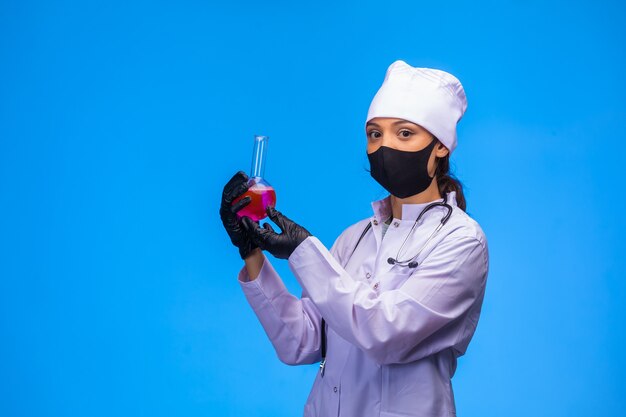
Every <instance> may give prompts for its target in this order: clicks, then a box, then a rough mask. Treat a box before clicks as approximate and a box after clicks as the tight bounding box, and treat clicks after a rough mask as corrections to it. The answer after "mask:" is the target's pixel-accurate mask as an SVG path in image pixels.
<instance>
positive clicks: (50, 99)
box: [0, 0, 626, 417]
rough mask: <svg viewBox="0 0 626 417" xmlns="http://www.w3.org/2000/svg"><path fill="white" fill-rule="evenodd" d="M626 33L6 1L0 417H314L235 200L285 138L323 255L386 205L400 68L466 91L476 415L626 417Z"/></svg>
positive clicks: (330, 10) (391, 7)
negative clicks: (376, 127) (381, 111)
mask: <svg viewBox="0 0 626 417" xmlns="http://www.w3.org/2000/svg"><path fill="white" fill-rule="evenodd" d="M625 16H626V13H625V7H624V4H623V3H622V2H618V1H604V2H592V1H586V2H576V1H567V2H565V1H563V2H554V1H552V2H546V1H538V0H533V1H482V2H480V1H479V2H419V1H384V2H382V1H381V2H364V1H358V2H357V1H353V2H334V1H317V2H298V3H297V4H295V3H294V2H288V1H263V2H261V1H259V2H251V1H231V2H224V3H212V2H201V1H175V2H174V1H169V2H168V1H154V2H147V1H145V2H141V1H139V2H138V1H133V2H130V1H99V2H96V1H80V2H79V1H76V2H63V1H59V2H54V1H53V2H33V1H25V0H1V2H0V334H1V342H0V376H1V382H0V415H2V416H87V415H89V416H111V415H127V416H138V415H141V416H174V415H184V416H208V415H211V416H213V415H216V416H296V415H301V412H302V408H303V406H304V402H305V400H306V397H307V395H308V393H309V390H310V387H311V384H312V382H313V379H314V377H315V373H316V372H317V365H316V364H313V365H306V366H299V367H290V366H287V365H284V364H282V363H281V362H280V361H279V360H278V358H277V357H276V354H275V353H274V350H273V348H272V346H271V344H270V342H269V340H268V339H267V337H266V336H265V333H264V332H263V329H262V327H261V325H260V324H259V322H258V321H257V319H256V316H255V315H254V313H253V312H252V309H251V308H250V306H249V305H248V304H247V302H246V300H245V298H244V296H243V293H242V291H241V289H240V287H239V284H238V283H237V280H236V276H237V273H238V271H239V269H240V268H241V267H242V265H243V263H242V261H241V259H240V258H239V254H238V252H237V250H236V248H235V247H234V246H232V245H231V243H230V241H229V239H228V237H227V235H226V233H225V231H224V230H223V228H222V225H221V222H220V219H219V215H218V210H219V201H220V197H221V192H222V187H223V186H224V184H225V183H226V181H227V180H228V179H229V178H230V177H231V176H232V175H233V174H234V173H235V172H236V171H237V170H240V169H242V170H245V171H246V172H248V171H249V169H250V154H251V150H252V137H253V134H256V133H259V134H266V135H269V136H270V138H271V139H270V145H269V152H268V167H267V170H266V178H267V180H268V181H269V182H270V183H271V184H272V185H274V186H275V188H276V190H277V193H278V203H277V208H278V209H279V210H281V211H282V212H283V213H285V214H286V215H287V216H289V217H291V218H292V219H294V220H296V221H297V222H299V223H300V224H302V225H303V226H305V227H306V228H308V229H309V230H311V231H312V233H314V234H315V235H316V236H318V237H319V238H320V239H321V241H322V242H324V243H325V244H326V245H327V247H330V246H331V245H332V243H333V241H334V239H335V238H336V237H337V236H338V235H339V234H340V233H341V232H342V231H343V230H344V229H345V228H346V227H347V226H349V225H350V224H352V223H354V222H356V221H357V220H359V219H362V218H364V217H367V216H369V215H370V214H371V206H370V202H371V201H372V200H375V199H379V198H382V197H384V195H385V193H384V190H383V189H382V188H381V187H380V186H378V184H377V183H376V182H375V181H374V180H373V179H372V178H371V177H370V176H369V174H368V173H367V172H366V171H365V169H366V168H368V167H369V165H368V162H367V158H366V154H365V143H366V142H365V135H364V120H365V116H366V113H367V108H368V106H369V102H370V100H371V99H372V97H373V96H374V94H375V92H376V90H377V89H378V87H379V86H380V83H381V82H382V80H383V77H384V73H385V70H386V68H387V66H388V65H389V64H391V63H392V62H393V61H394V60H396V59H403V60H405V61H407V62H408V63H409V64H411V65H414V66H423V67H432V68H439V69H443V70H446V71H449V72H451V73H453V74H454V75H456V76H457V77H458V78H459V79H460V80H461V82H462V83H463V85H464V87H465V90H466V93H467V97H468V109H467V112H466V113H465V116H464V117H463V119H462V120H461V122H460V123H459V128H458V129H459V130H458V132H459V145H458V148H457V149H456V151H455V152H454V154H453V156H452V162H453V164H452V165H453V169H454V172H455V173H456V175H457V176H458V178H459V179H460V180H461V181H462V182H463V183H464V185H465V191H466V197H467V200H468V212H469V214H470V215H471V216H472V217H473V218H474V219H476V220H477V221H478V222H479V223H480V224H481V226H482V227H483V229H484V231H485V233H486V235H487V238H488V241H489V245H490V257H491V268H490V273H489V278H488V284H487V293H486V296H485V302H484V305H483V313H482V316H481V320H480V323H479V325H478V329H477V331H476V333H475V336H474V339H473V340H472V343H471V344H470V346H469V349H468V351H467V354H466V355H465V356H463V357H461V358H460V359H459V364H458V365H459V366H458V369H457V373H456V375H455V376H454V378H453V380H452V381H453V386H454V390H455V395H456V402H457V409H458V414H459V416H465V417H469V416H482V417H486V416H509V417H513V416H524V417H526V416H551V417H555V416H570V417H571V416H616V415H623V410H624V407H625V406H626V401H625V399H624V398H625V397H624V395H623V393H624V390H623V387H622V380H623V378H621V376H622V375H623V374H624V372H625V371H626V356H625V355H624V351H625V350H626V343H625V340H624V337H625V333H626V332H625V331H624V319H625V318H626V317H625V312H626V311H625V310H626V307H625V294H626V284H625V282H624V281H625V278H626V277H625V275H626V274H625V273H624V272H625V270H626V268H625V266H626V262H625V257H624V256H623V254H622V252H623V250H624V248H626V245H624V241H623V239H624V232H626V222H625V221H624V216H623V214H624V210H625V208H626V204H625V195H624V185H623V184H624V180H623V168H624V166H625V163H626V160H625V155H626V152H625V145H624V142H625V140H626V137H625V136H626V135H625V134H624V128H623V123H624V120H626V104H625V102H624V97H625V95H626V78H625V77H624V74H625V73H626V53H625V52H626V47H625V39H626V36H625V35H626V17H625ZM268 256H271V255H269V254H268ZM272 260H273V264H274V265H275V266H276V267H277V269H278V271H279V273H281V275H282V277H283V279H284V281H285V283H286V285H287V286H288V288H289V289H290V290H291V291H292V292H293V293H295V294H299V293H300V289H299V286H298V283H297V281H296V280H295V278H294V277H293V276H292V275H291V273H290V271H289V268H288V266H287V264H286V262H285V261H282V260H274V259H273V258H272Z"/></svg>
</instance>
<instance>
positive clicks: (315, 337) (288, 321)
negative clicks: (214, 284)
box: [238, 239, 339, 365]
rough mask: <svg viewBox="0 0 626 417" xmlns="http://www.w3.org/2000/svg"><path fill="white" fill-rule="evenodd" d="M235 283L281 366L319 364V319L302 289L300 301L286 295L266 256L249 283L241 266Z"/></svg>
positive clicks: (333, 249) (334, 250)
mask: <svg viewBox="0 0 626 417" xmlns="http://www.w3.org/2000/svg"><path fill="white" fill-rule="evenodd" d="M338 240H339V239H337V241H338ZM337 241H336V242H335V244H334V245H333V247H332V249H331V254H329V256H331V257H333V256H336V257H337V258H334V257H333V259H336V260H335V262H337V260H339V254H338V251H337ZM238 281H239V284H240V285H241V288H242V290H243V292H244V295H245V297H246V299H247V300H248V303H249V304H250V306H251V307H252V309H253V311H254V313H255V314H256V316H257V318H258V319H259V321H260V322H261V325H262V326H263V329H264V330H265V333H266V334H267V336H268V338H269V339H270V341H271V342H272V345H273V346H274V349H275V351H276V354H277V355H278V358H279V359H280V360H281V361H282V362H283V363H285V364H288V365H301V364H310V363H315V362H319V361H320V360H321V359H322V358H321V320H322V316H321V315H320V313H319V311H318V309H317V307H316V306H315V304H313V302H312V301H311V299H310V297H309V296H308V294H307V292H306V289H304V288H303V290H302V296H301V298H298V297H296V296H294V295H292V294H291V293H289V291H288V290H287V288H286V287H285V284H284V283H283V281H282V280H281V278H280V276H279V275H278V273H277V272H276V270H275V269H274V267H273V266H272V264H271V262H270V261H269V259H268V258H267V257H266V256H264V260H263V265H262V267H261V271H260V273H259V276H258V277H257V278H256V279H254V280H252V281H250V276H249V275H248V271H247V269H246V267H245V265H244V266H243V268H242V269H241V270H240V271H239V275H238Z"/></svg>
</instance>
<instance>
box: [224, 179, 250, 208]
mask: <svg viewBox="0 0 626 417" xmlns="http://www.w3.org/2000/svg"><path fill="white" fill-rule="evenodd" d="M248 188H250V186H249V185H248V183H247V182H242V183H239V184H237V185H235V187H234V188H233V189H232V190H230V191H229V192H227V193H225V194H224V196H223V199H224V201H225V202H226V203H227V204H230V203H231V202H232V201H233V200H235V199H237V197H239V196H241V195H242V194H244V193H245V192H246V191H248Z"/></svg>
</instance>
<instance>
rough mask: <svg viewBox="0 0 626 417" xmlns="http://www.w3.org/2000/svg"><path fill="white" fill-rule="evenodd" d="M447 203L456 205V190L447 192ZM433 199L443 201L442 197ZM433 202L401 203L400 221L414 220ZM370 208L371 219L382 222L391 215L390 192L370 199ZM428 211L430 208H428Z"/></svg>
mask: <svg viewBox="0 0 626 417" xmlns="http://www.w3.org/2000/svg"><path fill="white" fill-rule="evenodd" d="M447 195H448V201H447V203H448V204H450V205H451V206H453V207H454V206H456V205H457V204H456V191H450V192H449V193H448V194H447ZM434 201H443V198H440V199H439V200H434ZM430 203H433V201H429V202H427V203H419V204H403V205H402V220H401V221H402V222H407V221H411V222H414V221H415V219H417V218H418V216H419V215H420V213H421V212H422V210H424V207H426V206H427V205H429V204H430ZM372 210H373V212H374V218H373V220H376V222H381V223H382V222H384V221H385V220H386V219H388V218H389V217H391V216H392V214H393V210H392V208H391V194H388V195H387V197H385V198H382V199H380V200H376V201H372ZM429 212H430V210H429Z"/></svg>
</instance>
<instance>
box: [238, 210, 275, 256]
mask: <svg viewBox="0 0 626 417" xmlns="http://www.w3.org/2000/svg"><path fill="white" fill-rule="evenodd" d="M241 222H242V224H243V225H244V228H245V229H246V231H247V232H248V235H249V236H250V239H252V241H253V242H254V243H255V244H256V245H258V246H259V247H260V248H261V249H265V248H266V244H267V241H268V239H269V238H270V237H269V235H270V234H271V233H272V232H270V231H269V230H267V229H264V228H262V227H260V226H259V224H258V223H257V222H254V221H252V219H251V218H249V217H248V216H243V217H242V218H241Z"/></svg>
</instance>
